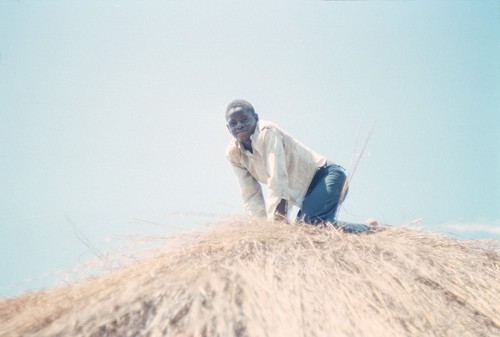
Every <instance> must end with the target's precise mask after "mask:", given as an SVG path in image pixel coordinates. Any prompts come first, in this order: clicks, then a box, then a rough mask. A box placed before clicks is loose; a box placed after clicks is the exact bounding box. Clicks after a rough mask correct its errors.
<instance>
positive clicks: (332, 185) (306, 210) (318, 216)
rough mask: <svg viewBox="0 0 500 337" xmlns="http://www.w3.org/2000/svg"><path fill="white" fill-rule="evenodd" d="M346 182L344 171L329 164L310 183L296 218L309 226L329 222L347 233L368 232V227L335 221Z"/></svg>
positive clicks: (343, 197)
mask: <svg viewBox="0 0 500 337" xmlns="http://www.w3.org/2000/svg"><path fill="white" fill-rule="evenodd" d="M346 180H347V177H346V174H345V172H344V170H343V169H342V168H341V167H340V166H338V165H335V164H330V165H328V166H327V167H326V168H324V169H322V170H321V171H319V172H318V173H317V174H316V176H315V177H314V179H313V181H312V183H311V186H310V188H309V191H308V192H307V194H306V197H305V198H304V201H303V202H302V209H301V210H300V211H299V214H298V215H297V216H298V217H299V218H302V219H303V220H304V222H306V223H309V224H320V223H324V222H329V223H331V224H332V225H334V226H335V227H337V228H340V229H342V230H343V231H344V232H348V233H362V232H366V231H368V230H369V226H367V225H365V224H356V223H348V222H340V221H337V220H336V216H337V208H338V207H339V206H340V204H341V203H342V202H343V201H344V199H345V197H346V194H347V191H348V190H347V189H346V192H345V193H344V195H342V189H343V186H344V183H345V182H346ZM341 199H342V200H341Z"/></svg>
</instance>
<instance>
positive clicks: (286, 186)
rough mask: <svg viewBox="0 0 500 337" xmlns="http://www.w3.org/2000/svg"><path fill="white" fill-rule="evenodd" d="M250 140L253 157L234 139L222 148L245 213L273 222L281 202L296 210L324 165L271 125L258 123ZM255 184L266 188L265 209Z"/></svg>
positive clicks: (306, 148) (260, 192) (317, 156)
mask: <svg viewBox="0 0 500 337" xmlns="http://www.w3.org/2000/svg"><path fill="white" fill-rule="evenodd" d="M250 139H251V140H252V150H253V153H252V152H250V151H248V150H246V149H245V148H244V147H243V145H242V144H240V143H239V142H238V141H237V140H235V139H233V140H232V141H231V142H230V143H229V145H228V146H227V148H226V157H227V159H228V160H229V162H230V163H231V164H232V166H233V169H234V172H235V173H236V177H237V178H238V182H239V184H240V187H241V196H242V198H243V205H244V207H245V210H246V211H247V212H248V213H249V214H250V215H253V216H262V217H265V216H266V215H267V217H268V218H269V219H273V218H274V213H275V211H276V207H277V206H278V204H279V203H280V201H281V199H285V200H287V201H288V205H289V206H290V205H296V206H297V207H299V208H300V207H301V205H302V200H303V199H304V196H305V194H306V193H307V190H308V188H309V185H310V184H311V181H312V179H313V177H314V174H315V173H316V171H317V169H318V168H319V167H321V166H323V165H325V163H326V158H325V157H323V156H321V155H319V154H318V153H316V152H314V151H312V150H311V149H309V148H308V147H306V146H305V145H303V144H302V143H300V142H299V141H298V140H297V139H295V138H294V137H293V136H291V135H290V134H288V133H287V132H286V131H284V130H282V129H281V128H279V127H278V126H277V125H276V124H274V123H272V122H268V121H264V120H259V122H258V123H257V126H256V127H255V132H254V133H253V134H252V136H251V137H250ZM259 183H262V184H264V185H266V187H267V188H266V191H267V194H266V201H267V207H266V203H265V202H264V196H263V193H262V188H261V185H260V184H259Z"/></svg>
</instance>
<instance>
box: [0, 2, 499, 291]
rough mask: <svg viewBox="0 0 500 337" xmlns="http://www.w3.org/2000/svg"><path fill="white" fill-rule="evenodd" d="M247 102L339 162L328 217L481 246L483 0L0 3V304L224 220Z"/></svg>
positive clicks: (493, 88)
mask: <svg viewBox="0 0 500 337" xmlns="http://www.w3.org/2000/svg"><path fill="white" fill-rule="evenodd" d="M235 98H244V99H247V100H249V101H250V102H251V103H252V104H253V105H254V107H255V109H256V110H257V112H258V113H259V115H260V117H261V118H262V119H267V120H272V121H274V122H275V123H277V124H278V125H280V126H282V127H283V128H284V129H286V130H287V131H289V132H290V133H292V134H293V135H295V136H296V137H297V138H298V139H299V140H301V141H302V142H303V143H305V144H306V145H307V146H309V147H311V148H312V149H314V150H315V151H317V152H319V153H321V154H323V155H325V156H326V157H328V158H329V159H330V160H332V161H334V162H337V163H338V164H340V165H343V166H344V167H346V168H348V169H350V170H352V166H351V162H352V161H353V158H355V157H356V156H357V155H359V153H360V151H361V148H362V146H363V144H364V143H365V140H366V137H367V134H368V132H369V129H370V126H371V125H372V124H373V123H375V129H374V132H373V135H372V137H371V139H370V141H369V143H368V145H367V148H366V151H365V153H364V154H363V157H362V159H361V161H360V162H359V165H358V167H357V170H356V172H355V174H354V177H353V180H352V182H351V188H350V194H349V196H348V198H347V200H346V202H345V203H344V206H343V209H342V211H341V212H340V218H341V219H343V220H349V221H363V220H365V219H367V218H376V219H379V220H380V221H381V222H384V223H388V224H391V225H394V226H401V225H405V224H408V223H410V222H412V221H414V220H416V219H422V220H421V221H420V222H419V223H418V226H419V227H423V228H425V229H427V230H431V231H435V232H440V233H445V234H447V235H452V236H454V237H458V238H462V239H467V238H500V155H499V153H500V152H499V148H500V136H499V135H500V5H499V2H498V1H481V2H478V1H453V2H447V1H438V2H436V1H430V2H424V1H421V2H418V1H410V2H407V1H376V2H359V1H356V2H344V1H339V2H337V1H315V2H312V1H300V2H299V1H273V2H272V3H268V2H264V1H262V2H250V1H248V2H242V1H210V2H208V1H118V0H109V1H102V0H99V1H28V0H19V1H7V0H6V1H1V2H0V191H1V193H0V247H1V248H0V296H13V295H16V294H18V293H20V292H23V291H26V290H30V289H36V288H38V287H42V286H47V285H50V284H53V283H54V282H61V275H59V274H58V275H55V274H54V273H55V272H57V271H61V270H67V269H70V268H74V267H76V266H78V264H80V263H83V262H85V261H87V260H89V259H91V258H93V257H95V251H99V252H105V251H107V250H108V249H111V248H110V247H113V246H114V245H117V243H118V245H120V244H123V243H124V242H126V240H130V239H131V238H136V237H141V236H145V235H163V234H169V233H177V232H183V231H189V230H191V229H193V228H197V226H201V225H202V224H204V223H207V222H214V221H217V219H219V218H220V217H224V216H227V215H229V214H234V213H241V212H242V209H243V208H242V203H241V199H240V194H239V187H238V185H237V181H236V178H235V177H234V175H233V172H232V170H231V167H230V166H229V164H228V163H227V162H226V159H225V157H224V149H225V147H226V145H227V143H228V141H229V140H230V134H229V133H228V131H227V129H226V126H225V120H224V110H225V107H226V106H227V104H228V103H229V102H230V101H231V100H233V99H235Z"/></svg>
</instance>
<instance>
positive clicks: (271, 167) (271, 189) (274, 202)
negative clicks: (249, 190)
mask: <svg viewBox="0 0 500 337" xmlns="http://www.w3.org/2000/svg"><path fill="white" fill-rule="evenodd" d="M265 137H266V138H265V144H266V145H265V146H266V166H267V167H266V169H267V172H268V173H269V181H268V186H267V187H268V193H269V194H268V202H269V205H268V215H269V214H272V215H273V216H274V219H275V220H286V219H287V212H288V210H287V207H288V202H287V200H288V197H289V195H288V172H287V168H286V160H285V149H284V145H283V139H282V136H281V134H280V133H279V132H277V131H276V130H274V129H267V130H266V134H265Z"/></svg>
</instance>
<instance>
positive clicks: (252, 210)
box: [231, 163, 266, 218]
mask: <svg viewBox="0 0 500 337" xmlns="http://www.w3.org/2000/svg"><path fill="white" fill-rule="evenodd" d="M231 164H232V166H233V170H234V173H235V174H236V177H237V178H238V183H239V185H240V188H241V197H242V199H243V206H244V207H245V210H246V211H247V213H248V214H249V215H252V216H258V217H264V218H265V217H266V207H265V202H264V197H263V195H262V188H261V186H260V184H259V182H258V181H257V180H255V178H254V177H253V176H252V175H251V174H250V172H248V170H247V169H246V168H244V167H241V166H238V165H236V164H234V163H231Z"/></svg>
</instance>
